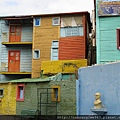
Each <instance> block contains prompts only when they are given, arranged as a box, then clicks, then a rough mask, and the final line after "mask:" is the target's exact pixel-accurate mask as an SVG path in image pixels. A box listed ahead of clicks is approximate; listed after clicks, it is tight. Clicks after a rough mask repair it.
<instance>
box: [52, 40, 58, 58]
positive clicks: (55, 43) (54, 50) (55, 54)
mask: <svg viewBox="0 0 120 120" xmlns="http://www.w3.org/2000/svg"><path fill="white" fill-rule="evenodd" d="M51 60H58V40H53V41H52V47H51Z"/></svg>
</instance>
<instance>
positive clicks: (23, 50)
mask: <svg viewBox="0 0 120 120" xmlns="http://www.w3.org/2000/svg"><path fill="white" fill-rule="evenodd" d="M9 50H20V72H31V65H32V50H31V47H29V46H26V47H24V46H23V47H21V46H16V47H15V46H11V47H6V46H4V45H2V51H1V52H2V55H1V71H8V51H9Z"/></svg>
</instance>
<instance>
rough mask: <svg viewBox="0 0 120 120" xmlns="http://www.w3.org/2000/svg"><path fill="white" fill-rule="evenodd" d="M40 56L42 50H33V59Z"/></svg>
mask: <svg viewBox="0 0 120 120" xmlns="http://www.w3.org/2000/svg"><path fill="white" fill-rule="evenodd" d="M39 58H40V50H33V59H39Z"/></svg>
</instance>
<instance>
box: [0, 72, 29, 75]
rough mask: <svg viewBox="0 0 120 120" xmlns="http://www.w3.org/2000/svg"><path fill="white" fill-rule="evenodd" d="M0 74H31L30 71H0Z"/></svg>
mask: <svg viewBox="0 0 120 120" xmlns="http://www.w3.org/2000/svg"><path fill="white" fill-rule="evenodd" d="M0 74H4V75H9V74H21V75H22V74H31V72H0Z"/></svg>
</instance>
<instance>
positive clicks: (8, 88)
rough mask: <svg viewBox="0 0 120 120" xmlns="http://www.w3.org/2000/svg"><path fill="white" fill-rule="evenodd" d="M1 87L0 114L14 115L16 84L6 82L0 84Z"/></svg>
mask: <svg viewBox="0 0 120 120" xmlns="http://www.w3.org/2000/svg"><path fill="white" fill-rule="evenodd" d="M0 89H3V91H4V92H3V98H0V100H1V102H0V114H2V115H15V114H16V84H11V83H6V84H2V83H1V84H0Z"/></svg>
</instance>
